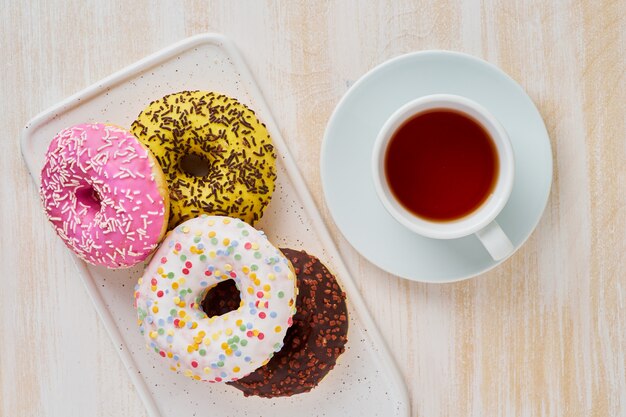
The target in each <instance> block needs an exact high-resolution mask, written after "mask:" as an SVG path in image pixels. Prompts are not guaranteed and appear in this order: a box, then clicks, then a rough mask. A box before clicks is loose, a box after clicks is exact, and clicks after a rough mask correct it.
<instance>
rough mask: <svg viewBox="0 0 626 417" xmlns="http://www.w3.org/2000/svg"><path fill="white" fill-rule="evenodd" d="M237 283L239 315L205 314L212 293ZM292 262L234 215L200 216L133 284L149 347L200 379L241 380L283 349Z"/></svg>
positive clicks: (291, 299) (168, 241)
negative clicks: (223, 283) (228, 282)
mask: <svg viewBox="0 0 626 417" xmlns="http://www.w3.org/2000/svg"><path fill="white" fill-rule="evenodd" d="M228 279H232V280H234V281H235V283H236V285H237V288H238V289H239V291H240V294H241V305H240V307H239V308H238V309H237V310H233V311H230V312H228V313H226V314H223V315H221V316H213V317H208V316H207V315H206V314H205V313H204V311H203V310H202V307H201V304H202V300H203V299H204V296H205V295H206V293H207V292H208V290H209V289H210V288H212V287H213V286H215V285H217V284H218V283H219V282H221V281H224V280H228ZM296 295H297V287H296V280H295V274H294V272H293V270H292V266H291V263H290V262H289V261H288V260H287V258H285V256H284V255H283V254H282V253H281V252H280V251H279V250H278V249H276V248H275V247H274V246H273V245H272V244H271V243H270V242H269V241H268V240H267V238H266V237H265V235H264V234H263V232H260V231H258V230H256V229H254V228H253V227H252V226H250V225H248V224H247V223H245V222H243V221H241V220H239V219H234V218H230V217H222V216H206V215H203V216H200V217H196V218H194V219H191V220H187V221H186V222H184V223H182V224H180V225H179V226H177V227H176V228H175V229H174V230H172V232H170V233H169V234H168V235H167V237H166V238H165V240H164V241H163V244H162V245H161V247H160V248H159V249H158V250H157V252H156V254H155V256H154V258H152V261H151V262H150V264H149V265H148V267H147V268H146V270H145V272H144V274H143V277H141V278H140V279H139V283H138V284H137V286H136V287H135V307H136V308H137V315H138V318H139V326H140V330H141V332H142V334H143V335H144V337H145V338H146V340H147V342H148V347H149V348H150V349H151V350H154V351H155V352H156V353H158V354H160V355H161V356H162V357H164V358H167V360H168V361H169V362H170V368H171V369H172V370H174V371H179V372H182V373H184V374H185V375H186V376H188V377H191V378H193V379H196V380H203V381H209V382H228V381H236V380H237V379H239V378H242V377H244V376H245V375H247V374H249V373H250V372H252V371H254V370H255V369H257V368H259V367H260V366H263V365H264V364H266V363H267V361H269V359H270V358H271V357H272V355H273V354H274V352H277V351H279V350H280V349H281V347H282V346H283V339H284V337H285V334H286V332H287V328H288V327H289V326H291V324H292V316H293V314H294V313H295V311H296V306H295V299H296Z"/></svg>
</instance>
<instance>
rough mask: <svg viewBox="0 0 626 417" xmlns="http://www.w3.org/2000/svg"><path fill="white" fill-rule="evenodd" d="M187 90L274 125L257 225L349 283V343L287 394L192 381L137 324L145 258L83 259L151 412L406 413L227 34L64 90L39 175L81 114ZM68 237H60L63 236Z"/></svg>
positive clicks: (36, 164)
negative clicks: (264, 395) (253, 393)
mask: <svg viewBox="0 0 626 417" xmlns="http://www.w3.org/2000/svg"><path fill="white" fill-rule="evenodd" d="M182 90H213V91H219V92H221V93H224V94H227V95H230V96H232V97H236V98H237V99H239V100H240V101H242V102H243V103H245V104H247V105H248V106H250V107H251V108H252V109H254V110H255V111H256V112H257V114H258V115H259V118H260V119H261V120H262V121H263V122H264V123H265V124H266V125H267V127H268V130H269V132H270V134H271V135H272V138H273V140H274V144H275V146H276V149H277V153H278V161H277V170H278V181H277V187H276V192H275V193H274V196H273V199H272V202H271V203H270V205H269V206H268V208H267V210H266V212H265V214H264V217H263V219H262V221H261V222H260V223H259V224H258V225H257V228H259V229H262V230H264V231H265V232H266V233H267V235H268V237H269V238H270V240H272V241H273V242H274V244H275V245H276V246H279V247H290V248H294V249H304V250H306V251H307V252H309V253H311V254H314V255H316V256H318V257H319V258H320V259H321V260H322V261H323V262H324V263H325V264H326V265H327V266H328V267H329V268H330V269H331V270H332V271H334V273H335V274H336V275H337V279H338V281H339V282H340V283H341V284H342V287H343V288H344V290H345V291H346V293H347V298H348V310H349V313H350V329H349V332H348V338H349V339H348V344H347V346H346V348H347V349H346V352H345V353H344V354H343V355H342V356H341V357H340V358H339V361H338V363H337V366H336V367H335V369H334V370H332V371H331V372H330V373H329V374H328V376H327V377H326V378H324V379H323V380H322V382H321V383H320V384H319V386H318V387H317V388H315V389H314V390H313V391H311V392H309V393H306V394H301V395H296V396H293V397H289V398H276V399H269V400H268V399H261V398H255V397H249V398H244V397H243V395H242V393H241V392H240V391H239V390H237V389H235V388H233V387H229V386H227V385H222V384H207V383H199V382H196V381H193V380H191V379H189V378H187V377H184V376H183V375H180V374H177V373H174V372H172V371H170V370H169V369H168V368H167V366H166V363H165V361H160V360H159V359H160V358H159V357H157V356H156V355H154V353H152V352H150V351H148V349H147V348H146V347H145V342H144V339H143V337H142V336H141V335H140V334H139V331H138V329H137V325H136V314H135V311H134V309H133V306H132V295H133V287H134V285H135V282H136V280H137V278H138V277H139V276H140V275H141V272H142V270H143V265H142V266H137V267H134V268H131V269H127V270H121V271H111V270H107V269H105V268H99V267H93V266H89V265H86V264H85V263H83V262H82V261H80V260H78V259H76V265H77V267H78V270H79V273H80V277H81V278H82V280H83V282H84V284H85V286H86V288H87V291H88V292H89V294H90V296H91V298H92V300H93V302H94V305H95V307H96V309H97V311H98V313H99V315H100V317H101V318H102V321H103V323H104V325H105V327H106V329H107V331H108V332H109V334H110V336H111V339H112V340H113V343H114V344H115V345H116V346H117V347H118V349H117V350H118V352H119V354H120V357H121V359H122V361H123V363H124V364H125V366H126V368H127V369H128V372H129V375H130V377H131V379H132V381H133V383H134V384H135V386H136V388H137V390H138V392H139V395H140V396H141V398H142V400H143V401H144V403H145V405H146V408H147V409H148V412H149V414H150V416H153V417H157V416H161V417H168V416H172V417H173V416H177V417H178V416H195V415H215V416H248V415H249V416H259V415H261V416H269V415H272V416H276V417H280V416H291V415H293V414H294V413H296V414H298V415H300V416H322V415H323V416H346V415H358V416H408V415H409V402H408V393H407V389H406V386H405V384H404V381H403V379H402V377H401V375H400V373H399V372H398V369H397V367H396V366H395V364H394V362H393V359H392V358H391V356H390V354H389V351H388V349H387V347H386V345H385V343H384V341H383V340H382V339H381V337H380V335H379V333H378V330H377V329H376V327H375V324H374V323H373V321H372V319H371V317H370V316H369V313H368V311H367V310H366V308H365V306H364V303H363V300H362V299H361V297H360V294H359V293H358V291H357V289H356V287H355V285H354V282H353V281H352V278H351V276H350V274H349V272H348V270H347V268H346V266H345V265H344V263H343V261H342V259H341V258H340V256H339V253H338V252H337V250H336V248H335V245H334V243H333V242H332V239H331V237H330V235H329V233H328V230H327V229H326V226H325V225H324V223H323V222H322V219H321V217H320V215H319V212H318V211H317V208H316V207H315V204H314V202H313V199H312V198H311V196H310V194H309V192H308V190H307V188H306V185H305V183H304V182H303V180H302V178H301V176H300V173H299V172H298V169H297V167H296V164H295V161H294V160H293V159H292V158H291V156H290V154H289V151H288V149H287V147H286V145H285V143H284V141H283V139H282V137H281V135H280V132H279V131H278V128H277V126H276V124H275V122H274V120H273V118H272V115H271V113H270V112H269V109H268V107H267V105H266V103H265V101H264V99H263V97H262V95H261V92H260V90H259V89H258V87H257V85H256V84H255V82H254V79H253V77H252V76H251V74H250V72H249V71H248V69H247V67H246V65H245V63H244V61H243V60H242V58H241V57H240V55H239V53H238V52H237V50H236V48H235V47H234V46H233V44H232V43H231V42H230V41H228V40H227V39H226V38H224V37H223V36H220V35H200V36H195V37H193V38H189V39H186V40H184V41H182V42H180V43H178V44H176V45H173V46H172V47H169V48H167V49H165V50H163V51H160V52H157V53H156V54H153V55H151V56H149V57H147V58H145V59H143V60H141V61H139V62H137V63H136V64H134V65H131V66H130V67H128V68H125V69H123V70H121V71H120V72H118V73H116V74H114V75H112V76H110V77H108V78H106V79H105V80H102V81H101V82H98V83H96V84H94V85H93V86H91V87H88V88H86V89H85V90H83V91H81V92H79V93H78V94H76V95H74V96H72V97H70V98H68V99H67V100H64V101H63V102H61V103H59V104H58V105H56V106H54V107H52V108H51V109H49V110H47V111H45V112H43V113H42V114H40V115H38V116H37V117H35V118H34V119H33V120H31V121H30V122H29V123H28V125H27V126H26V128H25V129H24V133H23V137H22V153H23V156H24V160H25V161H26V164H27V166H28V169H29V170H30V173H31V175H32V177H33V180H34V181H35V182H38V181H39V171H40V169H41V167H42V166H43V162H44V155H45V151H46V149H47V146H48V144H49V142H50V141H51V140H52V138H53V137H54V135H55V134H56V133H57V132H58V131H59V130H61V129H62V128H64V127H67V126H69V125H72V124H75V123H80V122H96V121H98V122H110V123H115V124H117V125H120V126H123V127H126V128H130V124H131V123H132V121H133V120H134V118H135V117H136V116H137V115H138V114H139V112H140V111H141V110H142V109H143V108H144V107H145V106H146V105H147V104H148V103H149V102H150V101H152V100H154V99H157V98H160V97H162V96H164V95H166V94H168V93H172V92H176V91H182ZM58 244H59V245H62V243H61V241H59V242H58Z"/></svg>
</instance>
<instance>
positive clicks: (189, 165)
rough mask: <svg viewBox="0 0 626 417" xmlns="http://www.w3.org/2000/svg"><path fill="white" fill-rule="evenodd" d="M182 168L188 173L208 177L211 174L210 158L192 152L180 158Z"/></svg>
mask: <svg viewBox="0 0 626 417" xmlns="http://www.w3.org/2000/svg"><path fill="white" fill-rule="evenodd" d="M179 165H180V169H181V170H182V171H183V172H184V173H185V174H187V175H191V176H194V177H206V176H207V175H209V160H208V159H206V158H205V157H204V156H201V155H198V154H195V153H191V154H189V155H185V156H183V157H182V158H181V159H180V162H179Z"/></svg>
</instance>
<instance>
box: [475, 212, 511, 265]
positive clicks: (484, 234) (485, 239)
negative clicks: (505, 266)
mask: <svg viewBox="0 0 626 417" xmlns="http://www.w3.org/2000/svg"><path fill="white" fill-rule="evenodd" d="M476 236H477V237H478V239H480V242H481V243H482V244H483V246H484V247H485V249H487V252H489V255H491V257H492V258H493V260H494V261H499V260H500V259H504V258H506V257H507V256H509V255H510V254H511V253H513V250H514V249H515V248H514V247H513V244H512V243H511V241H510V240H509V238H508V237H507V236H506V235H505V234H504V231H502V228H501V227H500V225H499V224H498V223H497V222H496V221H495V220H494V221H492V222H491V223H489V224H488V225H487V226H485V227H484V228H482V229H481V230H479V231H478V232H476Z"/></svg>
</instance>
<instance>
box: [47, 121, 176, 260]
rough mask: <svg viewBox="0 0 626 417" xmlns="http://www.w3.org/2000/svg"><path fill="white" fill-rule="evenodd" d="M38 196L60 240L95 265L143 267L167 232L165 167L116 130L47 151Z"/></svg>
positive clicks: (65, 134)
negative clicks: (144, 261) (139, 265)
mask: <svg viewBox="0 0 626 417" xmlns="http://www.w3.org/2000/svg"><path fill="white" fill-rule="evenodd" d="M39 191H40V195H41V200H42V203H43V206H44V209H45V212H46V214H47V216H48V220H50V222H51V223H52V224H53V226H54V228H55V230H56V232H57V234H58V235H59V237H61V239H63V241H64V242H65V244H66V245H67V246H68V247H69V248H70V249H72V250H73V251H74V252H75V253H76V254H77V255H78V256H79V257H80V258H81V259H83V260H85V261H86V262H89V263H91V264H94V265H102V266H106V267H108V268H125V267H129V266H132V265H135V264H137V263H139V262H141V261H143V260H144V259H146V258H147V257H148V255H150V254H151V253H152V252H153V251H154V249H156V247H157V245H158V243H159V242H160V241H161V239H162V238H163V236H164V234H165V231H166V228H167V220H168V218H169V197H168V192H167V185H166V182H165V177H164V175H163V172H162V171H161V167H160V166H159V164H158V163H157V162H156V160H155V159H154V157H153V156H152V154H151V153H150V152H149V151H148V150H147V149H146V148H145V147H144V146H143V145H142V144H141V143H140V142H139V141H138V140H137V138H135V136H133V134H132V133H130V132H128V131H126V130H124V129H121V128H119V127H116V126H113V125H107V124H102V123H94V124H78V125H75V126H72V127H69V128H67V129H63V130H62V131H61V132H59V133H58V134H57V135H56V136H55V138H54V139H53V140H52V143H51V144H50V146H49V147H48V152H47V153H46V161H45V164H44V166H43V169H42V170H41V186H40V189H39Z"/></svg>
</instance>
